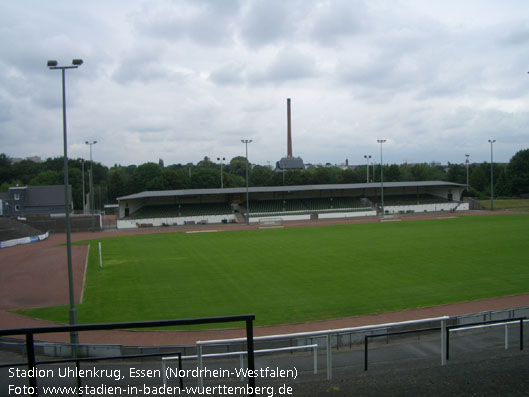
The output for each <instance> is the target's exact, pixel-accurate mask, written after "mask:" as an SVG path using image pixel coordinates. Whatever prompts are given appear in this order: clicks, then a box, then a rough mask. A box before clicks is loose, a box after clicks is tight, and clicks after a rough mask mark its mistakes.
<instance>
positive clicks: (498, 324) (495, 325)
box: [448, 320, 529, 350]
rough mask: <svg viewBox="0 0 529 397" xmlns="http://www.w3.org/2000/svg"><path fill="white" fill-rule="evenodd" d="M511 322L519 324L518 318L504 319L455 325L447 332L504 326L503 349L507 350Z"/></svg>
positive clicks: (525, 321)
mask: <svg viewBox="0 0 529 397" xmlns="http://www.w3.org/2000/svg"><path fill="white" fill-rule="evenodd" d="M522 322H524V323H527V322H529V320H522ZM512 324H520V320H513V321H509V320H505V321H504V322H501V323H493V324H481V325H470V326H465V325H464V324H463V325H461V326H459V327H457V328H450V329H449V330H448V332H460V331H469V330H473V329H481V328H492V327H501V326H504V327H505V350H509V325H512Z"/></svg>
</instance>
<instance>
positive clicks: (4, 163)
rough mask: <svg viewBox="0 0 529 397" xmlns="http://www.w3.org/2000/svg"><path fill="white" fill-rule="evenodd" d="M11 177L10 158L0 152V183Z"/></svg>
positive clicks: (9, 179)
mask: <svg viewBox="0 0 529 397" xmlns="http://www.w3.org/2000/svg"><path fill="white" fill-rule="evenodd" d="M12 179H13V170H12V169H11V159H10V158H9V157H8V156H7V155H5V154H4V153H0V184H2V183H5V182H9V181H11V180H12Z"/></svg>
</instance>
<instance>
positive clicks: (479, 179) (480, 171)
mask: <svg viewBox="0 0 529 397" xmlns="http://www.w3.org/2000/svg"><path fill="white" fill-rule="evenodd" d="M488 184H489V177H488V174H487V172H486V171H485V167H484V165H483V164H479V165H477V166H475V167H473V168H472V173H471V174H470V186H472V188H473V189H475V190H476V191H478V192H483V191H485V190H486V189H487V186H488Z"/></svg>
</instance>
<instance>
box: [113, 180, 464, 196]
mask: <svg viewBox="0 0 529 397" xmlns="http://www.w3.org/2000/svg"><path fill="white" fill-rule="evenodd" d="M433 186H445V187H449V186H452V187H461V188H463V187H466V185H461V184H459V183H453V182H444V181H422V182H384V188H399V187H433ZM378 187H380V182H375V183H345V184H336V185H299V186H256V187H249V188H248V192H249V193H264V192H299V191H313V190H347V189H368V188H378ZM238 193H246V187H231V188H224V189H183V190H157V191H145V192H140V193H135V194H130V195H128V196H122V197H118V198H117V200H118V201H120V200H134V199H142V198H151V197H168V196H196V195H207V194H238Z"/></svg>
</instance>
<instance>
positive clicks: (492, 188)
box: [489, 139, 496, 211]
mask: <svg viewBox="0 0 529 397" xmlns="http://www.w3.org/2000/svg"><path fill="white" fill-rule="evenodd" d="M494 142H496V139H489V143H490V210H491V211H494V172H493V170H494V161H493V159H492V145H493V144H494Z"/></svg>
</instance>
